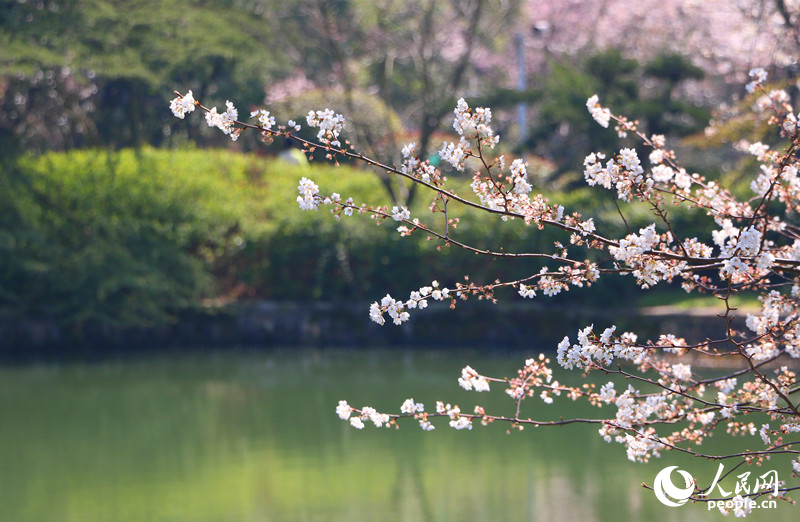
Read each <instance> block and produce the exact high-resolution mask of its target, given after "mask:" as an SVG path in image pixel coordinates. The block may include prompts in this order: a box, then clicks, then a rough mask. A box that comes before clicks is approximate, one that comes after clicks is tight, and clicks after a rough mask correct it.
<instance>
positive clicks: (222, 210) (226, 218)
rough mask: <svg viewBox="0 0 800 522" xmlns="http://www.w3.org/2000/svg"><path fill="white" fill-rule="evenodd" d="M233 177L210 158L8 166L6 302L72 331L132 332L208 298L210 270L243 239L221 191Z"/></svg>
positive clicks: (1, 280)
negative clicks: (84, 327) (107, 328)
mask: <svg viewBox="0 0 800 522" xmlns="http://www.w3.org/2000/svg"><path fill="white" fill-rule="evenodd" d="M198 160H201V161H198ZM202 160H205V162H203V161H202ZM180 173H184V174H180ZM227 174H229V173H226V172H225V171H224V170H221V169H219V168H218V167H217V165H216V162H214V160H213V155H212V154H210V153H206V154H204V155H203V156H202V157H197V155H195V156H194V157H188V156H186V154H183V155H181V154H169V153H155V152H153V151H143V152H142V154H140V155H138V156H137V155H135V154H134V153H133V152H131V151H125V152H121V153H118V154H115V153H104V152H96V151H82V152H72V153H68V154H48V155H45V156H42V157H26V158H23V159H21V160H20V161H19V162H18V164H16V165H11V166H6V167H5V168H4V169H3V172H2V178H0V183H1V184H2V188H1V189H0V198H1V199H2V200H1V201H0V207H2V208H3V209H4V212H3V213H2V218H1V219H2V223H0V228H1V229H2V241H0V288H1V289H2V290H0V302H2V303H3V304H4V305H6V306H7V307H9V308H11V309H13V310H15V311H18V312H22V313H27V314H31V315H39V316H45V317H50V318H54V319H57V320H59V321H61V322H63V323H67V324H77V323H82V322H85V321H89V322H96V323H99V324H124V325H130V324H143V323H150V322H154V321H156V322H157V321H163V320H166V319H168V317H169V316H170V314H171V313H174V312H175V311H177V310H179V309H181V308H184V307H187V306H190V305H193V304H195V303H197V302H199V299H200V297H202V296H203V295H206V294H209V293H210V292H211V290H212V286H211V282H212V281H211V278H210V277H209V274H208V270H207V266H209V265H213V263H214V262H215V260H216V258H217V257H218V256H220V255H222V254H224V253H225V252H228V251H230V250H231V248H232V247H233V245H235V242H236V238H237V233H236V228H237V221H236V216H235V215H234V214H233V213H232V212H231V208H230V205H229V203H230V201H229V200H228V199H227V198H228V197H229V196H228V195H227V194H226V193H225V192H224V191H220V190H219V188H220V182H221V181H222V178H223V177H224V176H226V175H227Z"/></svg>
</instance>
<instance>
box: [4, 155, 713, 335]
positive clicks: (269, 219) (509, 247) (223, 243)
mask: <svg viewBox="0 0 800 522" xmlns="http://www.w3.org/2000/svg"><path fill="white" fill-rule="evenodd" d="M303 176H307V177H309V178H311V179H313V180H314V181H315V182H316V183H317V184H318V185H319V186H320V190H321V192H322V193H323V194H330V193H332V192H334V191H337V192H339V193H340V194H342V196H343V197H344V198H347V197H353V198H354V200H355V201H356V203H360V202H365V201H370V202H374V203H376V204H383V205H388V206H389V207H390V208H391V205H392V203H391V201H390V199H389V197H388V195H386V192H385V191H384V190H383V189H382V186H381V182H380V180H379V179H378V177H377V176H375V175H374V174H373V173H372V172H370V171H368V170H356V169H353V168H351V167H347V166H342V167H338V168H337V167H333V166H331V165H329V164H325V163H322V164H317V163H316V162H312V164H311V165H291V164H288V163H283V162H281V161H278V160H274V159H265V158H261V157H257V156H254V155H243V154H237V153H232V152H225V151H218V150H216V151H215V150H209V151H198V150H181V151H163V150H153V149H142V150H141V151H139V153H134V152H133V151H130V150H126V151H122V152H119V153H110V152H101V151H81V152H70V153H49V154H46V155H43V156H39V157H33V156H27V157H24V158H22V159H20V160H19V161H18V162H16V163H14V164H7V165H6V166H5V167H3V169H2V172H0V208H3V209H5V211H4V212H3V213H2V214H0V310H3V311H5V313H15V314H22V315H30V316H44V317H49V318H53V319H56V320H58V321H60V322H62V323H64V324H68V325H69V324H75V325H77V324H81V323H87V322H88V323H92V324H99V325H123V326H129V325H139V324H152V323H159V322H164V321H169V320H170V318H171V317H173V316H174V315H175V314H176V313H178V312H180V311H181V310H185V309H189V308H192V307H195V306H198V305H199V303H201V302H202V300H203V299H204V298H217V299H218V300H221V301H222V302H225V301H227V300H230V299H236V298H239V297H246V298H264V299H276V300H308V299H324V300H331V301H344V300H348V301H353V300H355V301H371V300H375V299H378V298H380V297H381V296H382V295H384V294H385V293H386V292H390V293H393V294H394V295H404V294H407V293H408V292H409V291H411V290H414V289H416V288H419V286H421V285H424V284H428V283H430V281H432V280H434V279H437V280H439V281H441V282H442V284H445V285H449V286H451V287H452V286H453V285H454V283H455V282H457V281H461V277H462V276H463V275H465V274H467V275H469V276H470V278H471V280H473V281H476V282H483V283H485V282H490V281H493V280H495V279H497V278H500V279H514V278H521V277H525V276H528V275H531V274H533V273H536V272H537V271H538V270H539V269H540V267H541V266H543V263H542V262H541V261H537V260H530V259H516V260H509V259H505V260H497V259H493V258H489V257H486V256H476V255H475V254H473V253H470V252H467V251H465V250H462V249H460V248H457V247H455V246H448V245H447V244H446V243H444V242H443V241H440V240H429V239H428V237H427V235H426V234H424V233H422V232H416V233H414V234H413V235H412V236H411V237H409V238H403V237H401V236H400V235H399V234H398V233H397V232H395V228H396V226H397V224H396V223H395V222H394V221H393V220H391V219H388V220H386V221H384V223H383V224H381V225H380V226H376V222H375V221H374V220H369V219H363V218H358V217H356V216H353V217H346V216H342V217H341V218H340V219H338V220H337V218H334V217H333V216H331V215H330V213H329V209H328V208H326V207H323V208H320V210H319V211H317V212H313V211H305V212H304V211H300V210H299V209H298V208H297V203H296V201H295V198H296V197H297V182H298V180H299V179H300V178H301V177H303ZM452 187H453V188H454V189H455V190H456V191H457V192H458V193H461V194H465V195H468V194H469V191H470V189H469V182H468V181H467V180H453V182H452ZM551 196H552V199H553V200H554V201H558V202H559V203H561V204H564V206H565V207H566V211H567V212H572V211H574V210H576V209H581V211H582V213H583V215H584V216H585V217H594V218H595V220H596V221H597V222H598V225H600V226H603V227H604V229H610V230H614V232H615V233H621V234H624V233H625V229H624V225H623V224H622V223H621V221H620V219H619V217H618V214H617V209H616V205H615V202H614V199H613V195H611V194H610V193H605V192H602V191H597V190H590V189H588V188H583V189H579V190H575V191H572V192H570V193H557V194H552V195H551ZM426 197H427V196H425V197H419V198H417V201H416V202H415V204H414V206H413V208H412V209H411V210H412V215H414V216H415V217H419V218H420V219H421V220H422V221H423V222H424V223H426V224H428V225H429V226H431V227H434V228H436V229H438V230H441V229H442V227H443V224H444V215H443V214H442V213H438V212H437V213H434V214H431V213H430V212H429V207H430V203H431V201H430V200H429V199H426ZM448 211H449V214H448V215H449V217H450V218H454V217H458V218H459V219H460V223H459V224H458V226H457V228H454V229H451V231H450V232H451V237H452V238H453V239H454V240H456V241H460V242H463V243H467V244H470V245H473V246H475V247H477V248H480V249H490V250H494V251H500V250H502V249H505V250H506V251H509V252H552V251H553V242H554V241H560V242H561V243H562V244H564V245H569V237H568V235H567V234H566V233H563V232H560V231H558V230H553V229H550V228H548V229H545V230H539V229H538V228H537V227H535V226H526V225H525V224H524V223H522V222H521V221H519V220H515V221H510V222H504V221H501V220H500V219H499V218H496V219H494V218H492V217H489V219H487V218H486V216H484V215H481V214H479V213H478V212H477V211H474V210H470V209H468V208H464V207H461V206H459V205H457V204H455V203H453V204H451V205H450V207H449V208H448ZM627 215H628V216H629V217H628V224H629V226H630V227H631V228H632V229H635V230H638V227H640V226H643V225H644V224H645V223H647V222H648V219H649V218H650V211H649V210H648V209H647V208H646V207H644V206H636V207H634V208H632V209H629V211H628V212H627ZM670 216H671V219H672V220H673V222H680V223H683V224H686V223H693V224H694V226H695V227H699V226H700V222H701V221H702V220H698V219H697V216H693V215H691V214H689V213H687V212H678V211H677V210H676V211H671V214H670ZM628 283H629V282H623V283H622V286H620V283H619V282H618V281H605V280H602V281H601V282H600V284H601V285H604V286H603V288H605V287H606V286H608V288H605V289H606V290H613V292H610V291H608V292H603V291H601V292H592V293H591V294H588V293H586V292H583V291H579V290H578V291H576V292H577V293H576V292H569V293H567V294H565V295H564V296H559V297H558V299H561V300H563V299H566V300H569V299H575V298H576V297H577V298H579V299H581V301H582V302H587V300H588V301H589V302H591V299H602V300H603V302H604V303H606V304H607V303H608V297H607V296H608V295H609V294H611V295H614V296H615V298H616V299H619V300H624V299H626V298H627V297H626V296H630V295H632V293H634V292H636V289H635V286H634V285H633V284H628ZM601 290H602V288H601ZM592 296H594V297H592Z"/></svg>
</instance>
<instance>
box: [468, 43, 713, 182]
mask: <svg viewBox="0 0 800 522" xmlns="http://www.w3.org/2000/svg"><path fill="white" fill-rule="evenodd" d="M703 77H704V73H703V71H702V70H701V69H700V68H698V67H696V66H694V65H692V63H691V61H690V60H689V59H688V58H687V57H683V56H681V55H678V54H674V53H665V54H662V55H659V56H656V57H655V58H654V59H653V60H651V61H648V62H646V63H644V64H641V63H640V62H639V61H637V60H635V59H632V58H626V57H625V56H624V55H623V54H622V52H621V51H619V50H617V49H607V50H603V51H597V52H595V53H594V54H591V55H588V56H585V57H580V58H578V59H577V60H571V59H569V58H568V57H563V58H562V59H561V60H559V61H555V60H554V61H552V62H551V63H550V72H549V74H547V75H543V77H542V78H541V79H538V81H537V83H536V84H535V85H534V86H533V87H532V88H531V89H530V90H529V91H527V92H520V93H516V94H515V95H514V96H508V95H507V93H504V92H503V91H500V93H496V94H489V95H487V97H486V98H487V99H485V100H480V103H482V104H483V103H486V104H492V105H493V106H495V107H503V106H511V105H512V104H514V103H516V102H518V101H525V102H528V103H529V105H530V106H531V108H532V116H531V117H530V120H529V121H530V124H531V126H532V128H531V131H530V136H529V138H528V141H527V142H526V143H524V144H522V148H524V149H528V150H532V151H535V152H536V153H537V154H540V155H541V156H543V157H545V158H547V159H548V160H550V161H552V162H553V163H554V164H555V165H556V170H555V175H556V176H560V175H563V174H564V173H568V172H575V171H580V170H582V167H581V165H582V162H583V159H584V158H585V157H586V155H587V154H589V153H590V152H593V151H595V150H601V151H602V150H605V151H606V152H608V151H610V150H612V149H614V148H619V143H620V141H619V139H618V137H617V136H616V135H615V133H613V132H609V130H608V129H603V128H602V127H600V126H599V125H597V124H596V123H595V122H594V121H592V118H591V116H590V115H589V113H588V112H587V110H586V100H587V99H588V98H589V97H590V96H592V95H593V94H597V95H598V96H599V97H600V102H601V103H602V104H603V106H604V107H610V108H611V109H612V111H613V112H614V113H616V114H621V115H624V116H627V117H630V118H633V119H637V120H639V122H640V128H641V130H642V131H643V132H645V133H647V134H648V135H649V134H665V135H667V136H668V137H673V138H680V137H683V136H687V135H690V134H693V133H695V132H698V131H700V130H701V129H703V128H704V127H705V126H706V125H707V123H708V120H709V118H710V111H709V110H708V109H707V108H705V107H703V106H700V105H697V104H694V103H691V102H689V101H687V100H685V99H683V98H682V97H681V95H680V93H679V92H678V91H679V87H680V86H681V84H682V83H683V82H686V81H687V80H699V79H702V78H703Z"/></svg>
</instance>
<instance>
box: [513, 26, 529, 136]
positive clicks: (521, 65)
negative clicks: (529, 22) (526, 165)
mask: <svg viewBox="0 0 800 522" xmlns="http://www.w3.org/2000/svg"><path fill="white" fill-rule="evenodd" d="M514 42H515V43H516V47H517V91H519V92H525V90H526V89H527V83H526V78H525V77H526V74H525V72H526V71H525V42H524V37H523V35H522V33H521V32H519V33H517V34H516V35H515V37H514ZM517 126H518V127H519V142H520V143H525V142H526V141H527V140H528V108H527V106H526V105H525V102H523V101H520V102H519V103H517Z"/></svg>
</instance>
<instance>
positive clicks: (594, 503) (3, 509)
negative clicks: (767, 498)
mask: <svg viewBox="0 0 800 522" xmlns="http://www.w3.org/2000/svg"><path fill="white" fill-rule="evenodd" d="M526 356H531V354H505V355H497V354H495V355H492V356H486V355H481V354H480V353H476V352H471V353H453V352H447V353H445V352H431V351H414V350H408V351H405V350H392V351H377V352H366V351H348V350H341V351H338V350H326V351H324V352H323V351H315V350H294V351H288V350H287V351H270V352H260V351H244V350H243V351H236V352H231V351H226V352H210V353H209V352H186V353H179V354H174V353H173V354H169V355H158V356H149V357H146V358H137V359H128V360H117V361H106V362H93V363H61V364H30V365H18V366H6V367H2V368H0V412H2V417H0V418H1V419H2V425H0V520H4V521H81V522H92V521H104V522H107V521H128V520H130V521H143V520H146V521H162V520H163V521H167V520H170V521H171V520H174V521H262V520H278V521H280V520H289V521H293V520H348V521H359V520H409V521H418V520H581V521H586V522H588V521H593V520H609V521H611V520H614V521H618V520H688V519H692V520H718V519H721V518H722V517H721V516H720V515H719V514H718V512H713V513H707V512H706V507H705V505H701V504H697V505H691V504H687V505H685V506H681V507H678V508H669V507H666V506H664V505H662V504H661V503H659V502H658V501H657V500H656V498H655V496H654V495H653V493H652V491H649V490H645V489H643V488H642V487H641V484H642V482H646V483H648V484H652V483H653V479H654V477H655V475H656V473H657V472H658V471H659V470H661V469H662V468H664V467H665V466H669V465H678V466H679V467H680V469H684V470H690V471H691V472H692V474H693V475H694V476H695V477H698V478H699V479H700V480H701V481H702V482H706V481H710V480H711V479H712V478H713V476H714V473H715V471H716V464H709V463H705V462H703V461H698V460H696V459H690V458H683V457H682V456H681V455H676V454H673V453H667V454H665V455H664V456H662V458H660V459H654V460H653V461H651V462H650V463H648V464H635V463H631V462H628V461H627V460H626V458H625V451H624V448H623V447H622V446H620V445H617V444H611V445H610V444H607V443H605V442H604V441H603V440H602V439H601V438H600V437H599V436H598V435H597V428H596V427H593V426H568V427H562V428H539V429H531V428H529V429H527V430H525V431H524V432H521V433H512V434H510V435H509V434H507V433H506V429H507V426H500V425H491V426H488V427H481V426H476V427H475V428H474V429H473V430H472V431H455V430H453V429H451V428H449V427H447V424H446V422H444V420H441V419H439V420H438V421H435V424H436V426H437V429H436V430H435V431H432V432H422V431H421V430H419V428H418V427H417V426H416V424H415V423H414V422H413V421H411V422H406V423H404V424H402V425H401V429H400V430H393V429H392V430H387V429H377V428H374V427H370V426H368V427H367V428H365V429H364V430H361V431H358V430H355V429H353V428H351V427H350V426H349V424H347V423H346V422H343V421H341V420H340V419H339V418H338V417H337V416H336V415H335V413H334V409H335V407H336V404H337V402H338V400H339V399H346V400H348V402H349V403H350V404H352V405H354V406H362V405H365V404H368V405H372V406H375V407H377V408H378V409H379V410H383V411H392V412H395V411H398V410H399V406H400V404H401V403H402V402H403V400H404V399H406V398H408V397H411V396H413V397H414V398H415V399H416V400H417V401H421V402H424V403H426V405H428V407H429V409H430V407H432V406H433V404H434V402H435V401H436V400H443V401H446V402H452V403H458V404H459V405H460V406H461V407H462V410H465V411H466V410H471V409H472V407H473V406H474V405H475V404H476V403H479V404H482V405H488V406H491V407H492V408H494V409H495V411H498V412H502V413H511V412H512V411H513V410H512V409H511V402H510V401H509V400H508V398H507V397H506V396H505V394H504V393H503V392H502V390H500V389H497V390H493V391H492V392H491V393H489V394H485V393H484V394H476V393H474V392H467V391H464V390H461V389H460V388H459V387H458V385H457V383H456V380H457V378H458V376H459V375H460V370H461V368H462V367H463V366H464V365H465V364H466V363H469V364H471V365H472V366H473V367H474V368H476V369H478V370H479V371H481V372H483V373H486V374H489V375H498V376H503V375H511V374H513V373H514V371H515V369H516V367H517V366H518V365H519V363H520V362H521V361H522V360H524V358H525V357H526ZM559 377H561V376H559ZM574 378H580V376H578V375H575V376H574ZM618 387H619V386H618ZM530 402H531V404H530V405H528V408H529V410H528V411H524V412H523V413H524V414H525V415H530V416H539V415H542V416H545V415H546V416H549V418H557V417H559V416H561V415H563V416H564V417H568V416H571V415H593V416H597V414H598V411H597V410H596V409H595V410H592V409H589V410H587V409H581V407H577V406H576V405H574V404H572V403H569V402H568V401H565V400H564V399H556V402H555V403H554V404H553V405H545V404H543V403H542V402H541V401H530ZM487 409H488V407H487ZM767 467H769V466H767ZM778 469H781V470H783V471H779V473H781V475H780V476H781V478H782V479H788V478H789V474H788V472H786V471H785V470H786V467H785V466H784V467H782V468H778ZM754 471H758V474H760V473H761V471H760V470H759V469H757V468H756V469H754ZM754 475H755V474H754ZM727 485H728V486H731V484H730V483H727ZM729 489H730V488H729ZM799 510H800V507H796V506H791V505H789V504H787V503H784V502H781V503H780V504H779V505H778V507H777V508H776V509H768V510H762V512H760V513H754V515H756V516H755V517H753V518H754V519H756V520H758V519H761V520H767V519H769V520H797V519H798V514H800V511H799ZM731 516H732V515H731Z"/></svg>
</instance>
